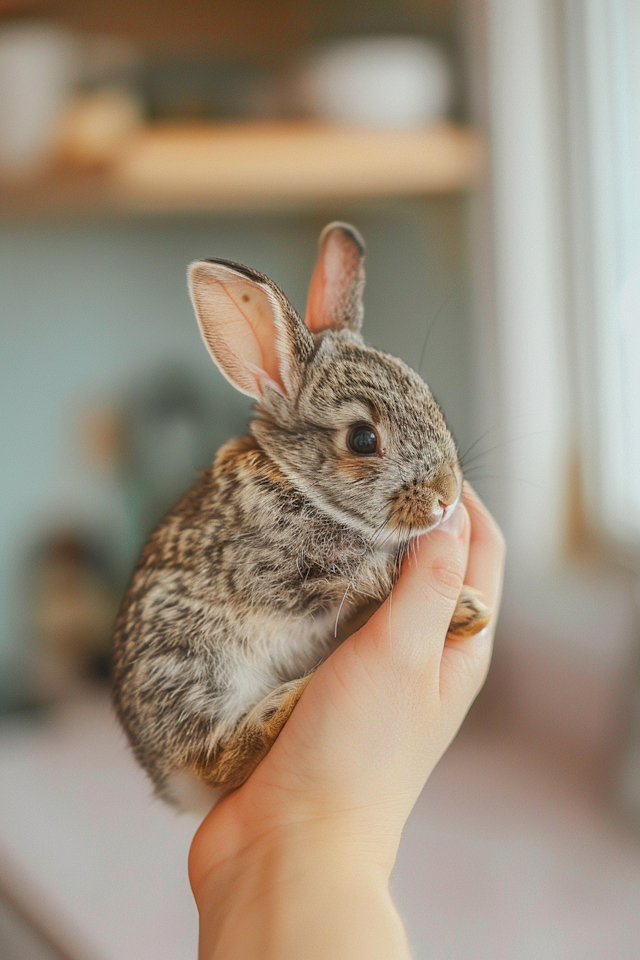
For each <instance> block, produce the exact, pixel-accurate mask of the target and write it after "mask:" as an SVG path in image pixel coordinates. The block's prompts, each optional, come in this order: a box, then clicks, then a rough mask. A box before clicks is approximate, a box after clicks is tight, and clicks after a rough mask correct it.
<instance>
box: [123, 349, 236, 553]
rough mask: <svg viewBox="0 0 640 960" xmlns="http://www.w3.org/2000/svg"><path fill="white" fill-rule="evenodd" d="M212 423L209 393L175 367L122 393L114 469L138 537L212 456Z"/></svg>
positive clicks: (187, 374)
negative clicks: (117, 464)
mask: <svg viewBox="0 0 640 960" xmlns="http://www.w3.org/2000/svg"><path fill="white" fill-rule="evenodd" d="M214 423H215V411H214V409H213V407H212V404H211V402H210V399H209V397H208V395H207V394H206V393H205V392H203V391H202V390H201V389H200V387H199V386H198V384H197V383H196V382H194V379H193V377H192V376H191V374H190V373H189V372H188V371H187V370H183V369H181V368H179V367H169V368H165V369H160V370H157V371H155V372H154V373H153V374H152V375H150V376H148V377H147V378H146V379H144V380H142V381H141V382H140V383H139V385H137V386H136V387H134V388H132V389H131V390H130V391H129V393H128V394H127V395H126V396H125V398H124V400H123V404H122V425H121V429H122V431H123V433H122V434H121V437H122V441H123V445H122V447H121V452H122V459H121V461H120V467H119V470H120V479H121V482H122V483H123V484H124V490H125V497H126V500H127V507H128V514H129V517H130V519H131V522H132V525H133V527H134V528H135V529H137V530H138V532H139V538H140V541H143V540H144V539H146V537H147V536H148V534H149V532H150V531H151V529H152V528H153V527H154V526H155V525H156V523H157V522H158V521H159V520H160V519H161V518H162V517H163V516H164V514H165V513H166V512H167V510H169V509H170V508H171V507H172V506H174V504H175V503H176V501H177V500H178V499H179V498H180V496H181V495H182V494H183V493H184V491H185V490H186V489H187V488H188V487H189V485H190V484H191V483H193V481H194V480H195V479H196V477H197V475H198V472H199V471H200V470H201V469H203V468H204V467H205V466H206V465H207V464H208V463H209V462H210V461H211V460H212V459H213V455H214V453H215V450H216V446H217V444H216V440H215V432H214V429H213V425H214ZM116 430H117V428H116ZM114 444H115V445H117V439H116V440H114ZM114 449H115V446H114Z"/></svg>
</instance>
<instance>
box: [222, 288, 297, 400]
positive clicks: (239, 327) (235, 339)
mask: <svg viewBox="0 0 640 960" xmlns="http://www.w3.org/2000/svg"><path fill="white" fill-rule="evenodd" d="M217 283H218V285H219V287H220V288H221V292H222V293H223V294H224V295H225V296H227V297H228V298H229V301H230V303H231V304H232V305H233V307H235V311H237V313H236V312H235V311H232V312H231V313H230V314H229V316H228V317H226V318H225V320H223V321H222V322H221V324H220V327H221V330H224V331H225V332H226V336H227V339H228V343H229V346H230V347H231V349H232V350H233V352H234V353H235V354H236V356H237V357H238V358H239V359H240V360H241V361H242V360H244V362H245V363H246V364H247V366H248V367H250V368H253V370H254V371H255V373H256V374H257V375H260V374H262V373H266V374H267V376H268V377H269V379H270V380H273V381H274V382H275V383H277V384H278V386H279V387H280V388H281V389H284V384H283V383H282V378H281V376H280V364H279V361H278V356H277V354H276V350H275V339H276V334H275V330H274V325H273V312H272V308H271V304H270V303H269V301H268V299H267V295H266V294H265V293H264V291H263V290H261V289H260V288H259V287H258V286H256V285H255V284H252V283H249V282H247V281H244V280H241V279H238V280H237V281H236V280H234V281H231V282H228V283H223V282H222V281H220V280H218V281H217Z"/></svg>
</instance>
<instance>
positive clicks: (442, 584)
mask: <svg viewBox="0 0 640 960" xmlns="http://www.w3.org/2000/svg"><path fill="white" fill-rule="evenodd" d="M431 573H432V585H433V589H434V590H435V592H436V593H438V594H439V595H440V596H442V597H444V599H445V600H450V601H451V602H452V603H453V602H455V601H456V600H457V599H458V597H459V596H460V591H461V590H462V587H463V583H464V579H463V571H462V569H461V567H460V563H459V562H458V561H457V560H455V559H454V558H453V557H448V556H439V557H436V558H435V559H434V561H433V563H432V565H431Z"/></svg>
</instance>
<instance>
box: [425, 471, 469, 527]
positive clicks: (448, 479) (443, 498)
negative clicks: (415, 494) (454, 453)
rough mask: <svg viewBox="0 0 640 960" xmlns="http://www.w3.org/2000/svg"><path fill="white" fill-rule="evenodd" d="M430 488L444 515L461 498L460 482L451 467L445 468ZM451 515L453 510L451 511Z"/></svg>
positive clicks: (437, 475)
mask: <svg viewBox="0 0 640 960" xmlns="http://www.w3.org/2000/svg"><path fill="white" fill-rule="evenodd" d="M429 486H430V487H431V489H432V490H433V492H434V493H435V495H436V497H437V503H438V506H439V507H440V509H441V510H442V511H443V519H444V514H445V513H446V512H447V510H448V509H449V508H450V507H451V508H453V506H454V504H455V503H456V502H457V500H458V498H459V496H460V487H461V485H460V481H459V479H458V477H457V476H456V474H455V473H454V471H453V468H452V467H450V466H448V465H447V466H443V467H441V468H440V470H438V472H437V474H436V475H435V477H433V479H432V480H431V481H430V482H429ZM449 513H451V510H449Z"/></svg>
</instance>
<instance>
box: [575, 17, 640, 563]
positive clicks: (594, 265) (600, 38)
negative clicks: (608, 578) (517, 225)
mask: <svg viewBox="0 0 640 960" xmlns="http://www.w3.org/2000/svg"><path fill="white" fill-rule="evenodd" d="M564 8H565V35H566V44H567V51H568V60H567V63H568V110H567V117H568V127H569V130H568V132H569V143H570V182H571V188H572V194H573V196H572V211H571V219H572V223H573V242H572V250H573V255H574V266H575V271H574V273H575V298H574V300H575V303H576V332H577V347H578V360H579V362H578V364H577V370H578V378H579V384H580V397H581V426H582V431H581V432H582V453H583V473H584V492H585V499H586V506H587V512H588V515H589V517H590V518H591V519H592V522H593V521H595V524H596V526H597V527H599V528H600V530H603V531H604V532H605V533H606V534H608V535H609V537H610V538H612V539H613V540H614V541H615V543H616V544H618V545H620V546H625V547H630V548H631V549H632V550H633V552H634V553H637V555H638V556H640V0H566V2H565V4H564Z"/></svg>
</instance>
